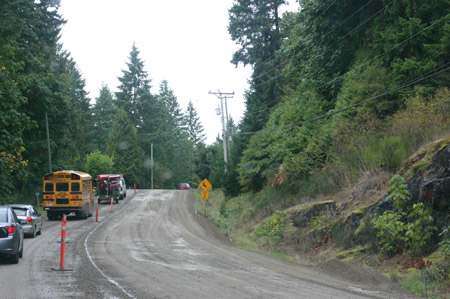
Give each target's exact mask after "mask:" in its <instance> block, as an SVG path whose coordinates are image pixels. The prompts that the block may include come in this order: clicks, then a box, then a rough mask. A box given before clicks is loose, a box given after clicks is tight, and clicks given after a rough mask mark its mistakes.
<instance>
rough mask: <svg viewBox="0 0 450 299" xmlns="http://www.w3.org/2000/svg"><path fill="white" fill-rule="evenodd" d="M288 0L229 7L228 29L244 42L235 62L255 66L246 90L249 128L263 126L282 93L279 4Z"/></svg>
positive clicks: (242, 1) (249, 0)
mask: <svg viewBox="0 0 450 299" xmlns="http://www.w3.org/2000/svg"><path fill="white" fill-rule="evenodd" d="M285 3H286V1H284V0H237V1H235V3H234V5H233V7H232V8H231V9H230V10H229V20H230V22H229V26H228V32H229V33H230V35H231V38H232V40H233V41H236V43H237V44H239V45H240V49H238V50H237V51H236V52H235V53H234V54H233V59H232V61H231V62H232V63H234V64H235V65H238V64H239V63H242V64H244V65H247V64H250V65H251V66H252V67H253V74H252V79H251V80H250V89H249V90H248V91H247V93H246V94H245V98H246V111H245V114H244V118H243V121H242V122H243V127H244V128H243V129H244V130H245V131H257V130H260V129H262V127H263V126H264V124H265V123H266V121H267V119H268V115H269V112H270V108H272V107H273V106H274V105H276V103H277V102H278V101H279V99H280V97H281V89H280V82H281V81H280V78H279V73H280V70H281V63H280V61H279V59H278V57H277V55H276V51H277V50H278V49H279V48H280V45H281V34H280V17H279V7H280V6H281V5H282V4H285Z"/></svg>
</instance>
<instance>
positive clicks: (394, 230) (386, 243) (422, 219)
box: [372, 175, 437, 255]
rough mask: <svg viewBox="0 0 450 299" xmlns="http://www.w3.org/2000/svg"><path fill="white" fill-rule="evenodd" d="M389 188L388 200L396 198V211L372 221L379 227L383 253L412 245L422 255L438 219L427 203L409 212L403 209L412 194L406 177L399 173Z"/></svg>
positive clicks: (420, 204)
mask: <svg viewBox="0 0 450 299" xmlns="http://www.w3.org/2000/svg"><path fill="white" fill-rule="evenodd" d="M388 191H389V195H388V197H387V200H392V201H393V205H394V208H395V209H396V211H385V212H384V213H383V214H382V215H380V216H378V217H376V218H374V219H373V220H372V224H373V226H374V227H375V228H376V229H377V230H378V232H377V237H378V238H379V245H380V246H381V252H383V253H386V254H388V255H392V254H395V253H397V252H399V251H400V250H401V249H404V248H410V249H411V250H412V251H413V253H415V254H420V253H421V252H422V251H423V250H424V249H425V247H426V245H427V243H426V242H427V241H428V240H429V239H430V238H431V237H432V235H433V232H432V231H433V230H436V229H437V228H436V227H435V226H433V225H432V224H433V222H434V219H433V217H432V216H431V209H430V208H427V207H425V205H424V204H423V203H417V204H414V205H413V207H412V208H411V209H410V210H409V211H408V213H406V212H404V211H403V210H402V208H403V206H404V205H405V202H406V201H408V200H409V199H410V197H409V191H408V187H407V186H406V184H405V179H404V178H403V177H401V176H400V175H395V176H394V177H393V178H392V179H391V180H390V181H389V189H388Z"/></svg>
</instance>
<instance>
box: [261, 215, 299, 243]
mask: <svg viewBox="0 0 450 299" xmlns="http://www.w3.org/2000/svg"><path fill="white" fill-rule="evenodd" d="M292 226H293V225H292V221H291V220H290V219H289V217H288V215H287V213H286V212H283V211H276V212H275V214H274V215H272V216H271V217H269V218H268V219H267V220H266V221H265V222H264V223H263V224H260V225H259V226H258V227H257V228H256V230H255V235H256V236H258V237H263V238H266V240H267V241H268V242H269V243H270V244H272V245H277V244H279V243H280V242H281V241H282V240H283V239H284V238H285V237H286V236H287V235H288V231H289V229H290V228H291V227H292Z"/></svg>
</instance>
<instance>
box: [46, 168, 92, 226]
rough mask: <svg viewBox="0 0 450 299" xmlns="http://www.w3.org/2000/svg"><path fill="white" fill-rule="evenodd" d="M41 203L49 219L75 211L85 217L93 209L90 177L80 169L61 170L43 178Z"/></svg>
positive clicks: (77, 214) (89, 214)
mask: <svg viewBox="0 0 450 299" xmlns="http://www.w3.org/2000/svg"><path fill="white" fill-rule="evenodd" d="M43 181H44V184H43V205H44V210H46V211H47V217H48V219H49V220H55V219H57V218H58V217H62V215H63V214H66V215H68V214H70V213H75V215H76V216H78V217H80V218H83V219H86V218H87V217H90V216H92V214H93V211H94V194H93V192H92V177H91V176H90V175H89V174H87V173H84V172H81V171H74V170H63V171H55V172H52V173H49V174H47V175H45V176H44V178H43Z"/></svg>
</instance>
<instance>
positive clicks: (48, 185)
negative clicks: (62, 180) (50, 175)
mask: <svg viewBox="0 0 450 299" xmlns="http://www.w3.org/2000/svg"><path fill="white" fill-rule="evenodd" d="M51 191H53V183H45V192H51Z"/></svg>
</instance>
